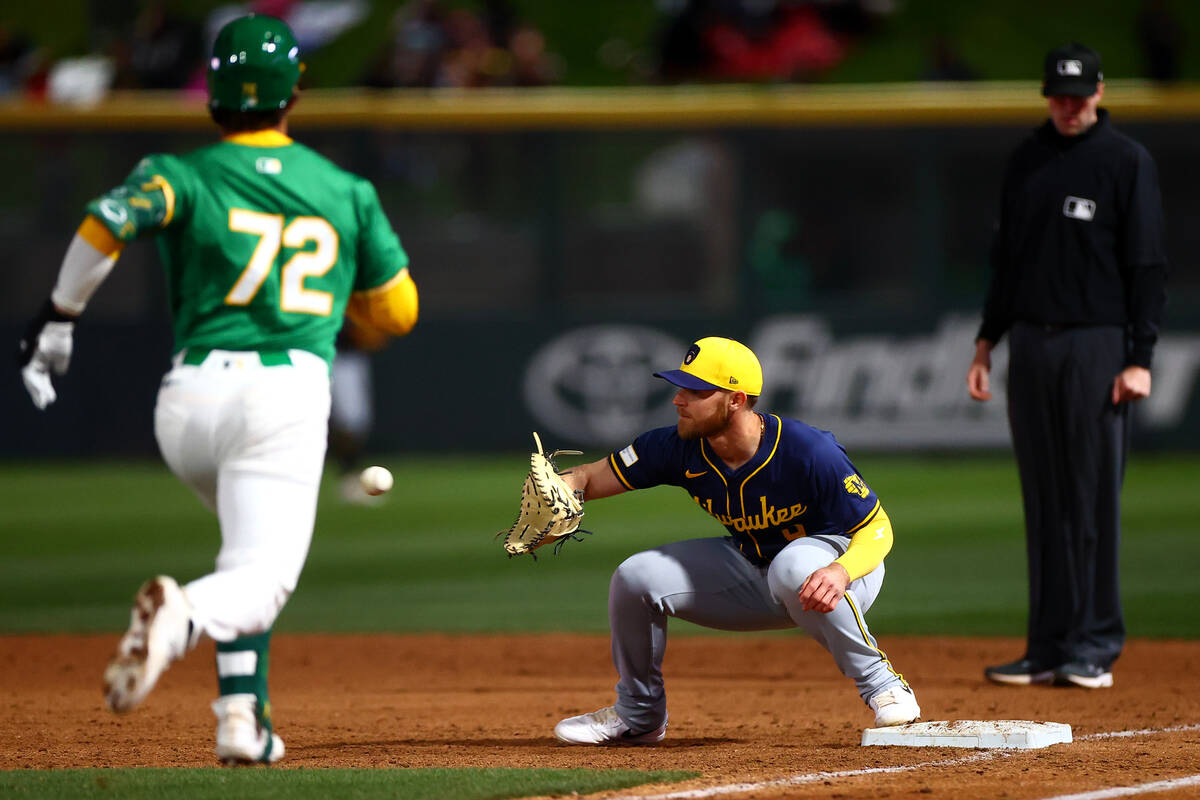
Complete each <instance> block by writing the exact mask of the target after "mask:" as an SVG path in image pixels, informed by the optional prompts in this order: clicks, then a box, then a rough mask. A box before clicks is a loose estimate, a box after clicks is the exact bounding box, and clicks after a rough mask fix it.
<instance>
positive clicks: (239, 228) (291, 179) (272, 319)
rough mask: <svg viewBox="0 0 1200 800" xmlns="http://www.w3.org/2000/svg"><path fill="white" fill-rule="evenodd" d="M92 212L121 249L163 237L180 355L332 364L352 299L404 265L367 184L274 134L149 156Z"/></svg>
mask: <svg viewBox="0 0 1200 800" xmlns="http://www.w3.org/2000/svg"><path fill="white" fill-rule="evenodd" d="M87 210H88V213H90V214H92V215H94V216H95V217H96V218H98V219H99V220H100V221H101V222H103V223H104V225H105V226H106V227H107V228H108V230H109V231H110V232H112V234H113V235H114V236H115V237H116V238H117V239H119V240H121V241H128V240H131V239H134V238H137V237H141V236H147V235H153V236H156V237H157V244H158V249H159V253H160V255H161V257H162V260H163V264H164V266H165V267H166V270H167V279H168V287H169V292H170V303H171V312H172V315H173V319H174V329H175V349H176V350H181V349H183V348H218V349H223V350H286V349H291V348H297V349H301V350H307V351H309V352H312V353H316V354H317V355H319V356H321V357H323V358H324V359H325V360H327V361H331V360H332V359H333V354H334V339H335V337H336V336H337V332H338V330H339V329H340V328H341V326H342V316H343V314H344V312H345V309H346V302H347V301H348V300H349V298H350V294H351V292H355V291H361V290H366V289H373V288H375V287H378V286H381V285H383V284H385V283H387V282H388V281H390V280H391V279H392V278H394V277H395V276H396V275H397V274H398V273H399V272H400V270H402V269H403V268H405V267H406V266H407V265H408V256H407V255H406V254H405V252H404V249H403V248H402V247H401V245H400V240H399V239H398V238H397V237H396V234H395V232H394V231H393V230H392V227H391V224H390V223H389V222H388V220H387V217H386V216H385V215H384V213H383V209H382V208H381V207H380V205H379V198H378V196H377V195H376V194H375V189H374V187H373V186H372V185H371V184H370V182H368V181H367V180H365V179H363V178H360V177H358V176H357V175H353V174H351V173H349V172H346V171H345V170H342V169H341V168H339V167H337V166H335V165H334V164H333V163H332V162H330V161H329V160H328V159H326V158H324V157H323V156H321V155H318V154H317V153H316V152H314V151H313V150H311V149H309V148H307V147H305V146H304V145H301V144H298V143H296V142H294V141H292V140H291V139H290V138H288V137H287V136H284V135H283V134H281V133H279V132H277V131H257V132H254V133H244V134H237V135H234V136H230V137H227V138H226V139H223V140H222V141H221V142H219V143H217V144H213V145H210V146H208V147H204V148H201V149H200V150H196V151H194V152H192V153H189V154H187V155H183V156H173V155H162V154H158V155H151V156H148V157H146V158H144V159H142V161H141V162H140V163H139V164H138V165H137V167H136V168H134V170H133V172H132V173H131V174H130V175H129V177H128V178H127V179H126V181H125V183H124V184H123V185H122V186H119V187H117V188H115V189H113V190H112V191H110V192H108V193H107V194H105V195H103V196H101V197H98V198H96V199H95V200H93V201H92V202H91V203H89V204H88V206H87Z"/></svg>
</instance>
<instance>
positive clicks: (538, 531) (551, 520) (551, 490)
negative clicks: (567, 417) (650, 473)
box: [496, 432, 587, 558]
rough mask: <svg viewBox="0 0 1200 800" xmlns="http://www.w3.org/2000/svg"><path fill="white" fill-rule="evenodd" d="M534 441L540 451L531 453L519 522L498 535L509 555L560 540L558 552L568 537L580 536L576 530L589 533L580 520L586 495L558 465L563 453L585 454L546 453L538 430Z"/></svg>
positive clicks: (559, 451) (518, 516)
mask: <svg viewBox="0 0 1200 800" xmlns="http://www.w3.org/2000/svg"><path fill="white" fill-rule="evenodd" d="M533 441H534V443H535V444H537V451H536V452H534V453H531V454H530V456H529V474H528V475H526V476H525V483H524V485H523V486H522V487H521V508H520V511H519V513H518V514H517V521H516V522H514V523H513V524H512V527H511V528H509V529H508V530H507V531H500V532H499V533H497V534H496V536H497V537H499V536H504V550H505V552H507V553H508V557H509V558H512V557H513V556H519V555H524V554H525V553H533V551H534V550H537V549H538V548H539V547H542V546H543V545H547V544H550V543H552V542H558V545H557V546H556V547H555V549H554V551H555V552H556V553H557V552H558V549H559V548H560V547H562V544H563V543H564V542H565V541H566V540H567V539H568V538H572V539H574V538H577V537H576V536H575V535H574V534H575V533H576V532H579V533H587V531H580V530H579V521H580V520H581V519H583V498H582V497H580V496H579V495H577V494H576V493H575V492H573V491H571V488H570V487H569V486H567V484H566V482H565V481H564V480H563V479H562V478H561V477H560V473H559V472H558V469H557V468H556V467H555V466H554V458H555V457H557V456H559V455H576V456H578V455H583V453H582V452H581V451H579V450H555V451H554V452H553V453H550V454H549V455H546V453H545V451H544V450H543V449H542V440H541V438H540V437H539V436H538V435H537V433H536V432H535V433H534V434H533ZM561 474H566V473H565V472H564V473H561ZM534 557H535V558H536V556H534Z"/></svg>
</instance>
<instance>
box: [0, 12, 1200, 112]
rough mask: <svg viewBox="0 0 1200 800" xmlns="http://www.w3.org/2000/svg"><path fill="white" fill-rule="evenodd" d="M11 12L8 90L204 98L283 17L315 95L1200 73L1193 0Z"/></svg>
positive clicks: (3, 80) (6, 18) (1166, 77)
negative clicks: (1085, 66)
mask: <svg viewBox="0 0 1200 800" xmlns="http://www.w3.org/2000/svg"><path fill="white" fill-rule="evenodd" d="M3 5H4V6H5V9H4V13H3V14H0V94H10V95H12V94H16V95H25V96H27V97H32V98H47V97H48V98H49V99H51V100H66V101H70V100H80V99H95V98H96V97H97V96H98V95H100V94H102V93H103V92H104V91H106V90H108V89H160V90H162V89H166V90H179V91H196V92H202V91H203V77H204V66H205V65H204V62H205V57H206V53H207V51H208V49H209V47H210V45H211V42H212V40H213V38H214V37H215V35H216V31H217V30H218V29H219V28H220V27H221V25H223V24H224V23H225V22H226V21H228V20H229V19H231V18H232V17H234V16H237V15H239V14H242V13H245V12H247V11H257V12H260V13H266V14H272V15H275V16H278V17H281V18H283V19H285V20H287V21H288V22H289V23H290V24H291V26H292V27H293V29H294V30H295V31H296V33H297V35H298V38H299V40H300V44H301V47H302V49H303V52H304V57H305V59H306V60H307V61H308V62H309V63H310V66H311V67H312V68H311V69H310V70H309V72H308V74H307V76H306V78H305V82H306V85H308V86H311V87H320V88H330V87H350V86H362V87H375V88H396V87H483V86H545V85H567V86H619V85H641V84H676V83H705V82H720V83H729V82H747V81H749V82H824V81H829V82H863V81H916V80H975V79H982V80H997V79H1026V78H1031V77H1035V76H1036V75H1037V66H1038V56H1039V54H1040V53H1041V52H1042V51H1043V50H1044V49H1045V48H1046V47H1048V46H1049V45H1050V44H1052V43H1054V42H1057V41H1064V40H1067V39H1079V40H1083V41H1086V42H1087V43H1088V44H1090V45H1091V46H1092V47H1095V48H1096V49H1099V50H1100V51H1101V52H1102V53H1103V55H1104V58H1105V64H1106V67H1107V68H1108V70H1109V73H1110V74H1111V75H1113V76H1121V77H1124V78H1139V77H1140V78H1146V79H1150V80H1154V81H1160V82H1171V81H1178V80H1182V79H1188V78H1192V79H1194V78H1196V77H1198V76H1200V58H1198V57H1197V55H1196V54H1195V52H1194V51H1195V48H1191V49H1189V47H1188V43H1189V33H1191V34H1192V38H1193V39H1194V36H1196V35H1200V8H1197V6H1200V4H1197V3H1194V2H1190V0H1102V1H1101V2H1098V3H1084V2H1079V0H1062V1H1061V2H1056V3H1055V4H1054V7H1055V13H1054V14H1053V15H1050V14H1047V13H1046V10H1045V8H1044V5H1045V4H1044V3H1040V2H1037V1H1036V0H979V1H978V2H971V3H961V2H955V1H954V0H577V1H576V2H563V1H562V0H407V2H402V1H401V0H255V2H249V3H228V2H213V0H46V1H45V2H36V3H16V2H9V3H5V4H3Z"/></svg>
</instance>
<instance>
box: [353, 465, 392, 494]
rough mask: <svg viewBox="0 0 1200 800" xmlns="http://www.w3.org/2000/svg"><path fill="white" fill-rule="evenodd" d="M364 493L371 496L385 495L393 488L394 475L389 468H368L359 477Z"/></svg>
mask: <svg viewBox="0 0 1200 800" xmlns="http://www.w3.org/2000/svg"><path fill="white" fill-rule="evenodd" d="M358 480H359V482H360V483H361V484H362V488H363V491H364V492H366V493H367V494H369V495H372V496H374V495H377V494H383V493H384V492H386V491H388V490H389V489H391V488H392V473H390V472H388V469H387V467H367V468H366V469H364V470H363V471H362V474H361V475H359V476H358Z"/></svg>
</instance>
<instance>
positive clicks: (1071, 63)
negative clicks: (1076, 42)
mask: <svg viewBox="0 0 1200 800" xmlns="http://www.w3.org/2000/svg"><path fill="white" fill-rule="evenodd" d="M1058 74H1059V75H1063V76H1065V77H1078V76H1080V75H1082V74H1083V62H1082V61H1080V60H1078V59H1074V58H1064V59H1061V60H1059V62H1058Z"/></svg>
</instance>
